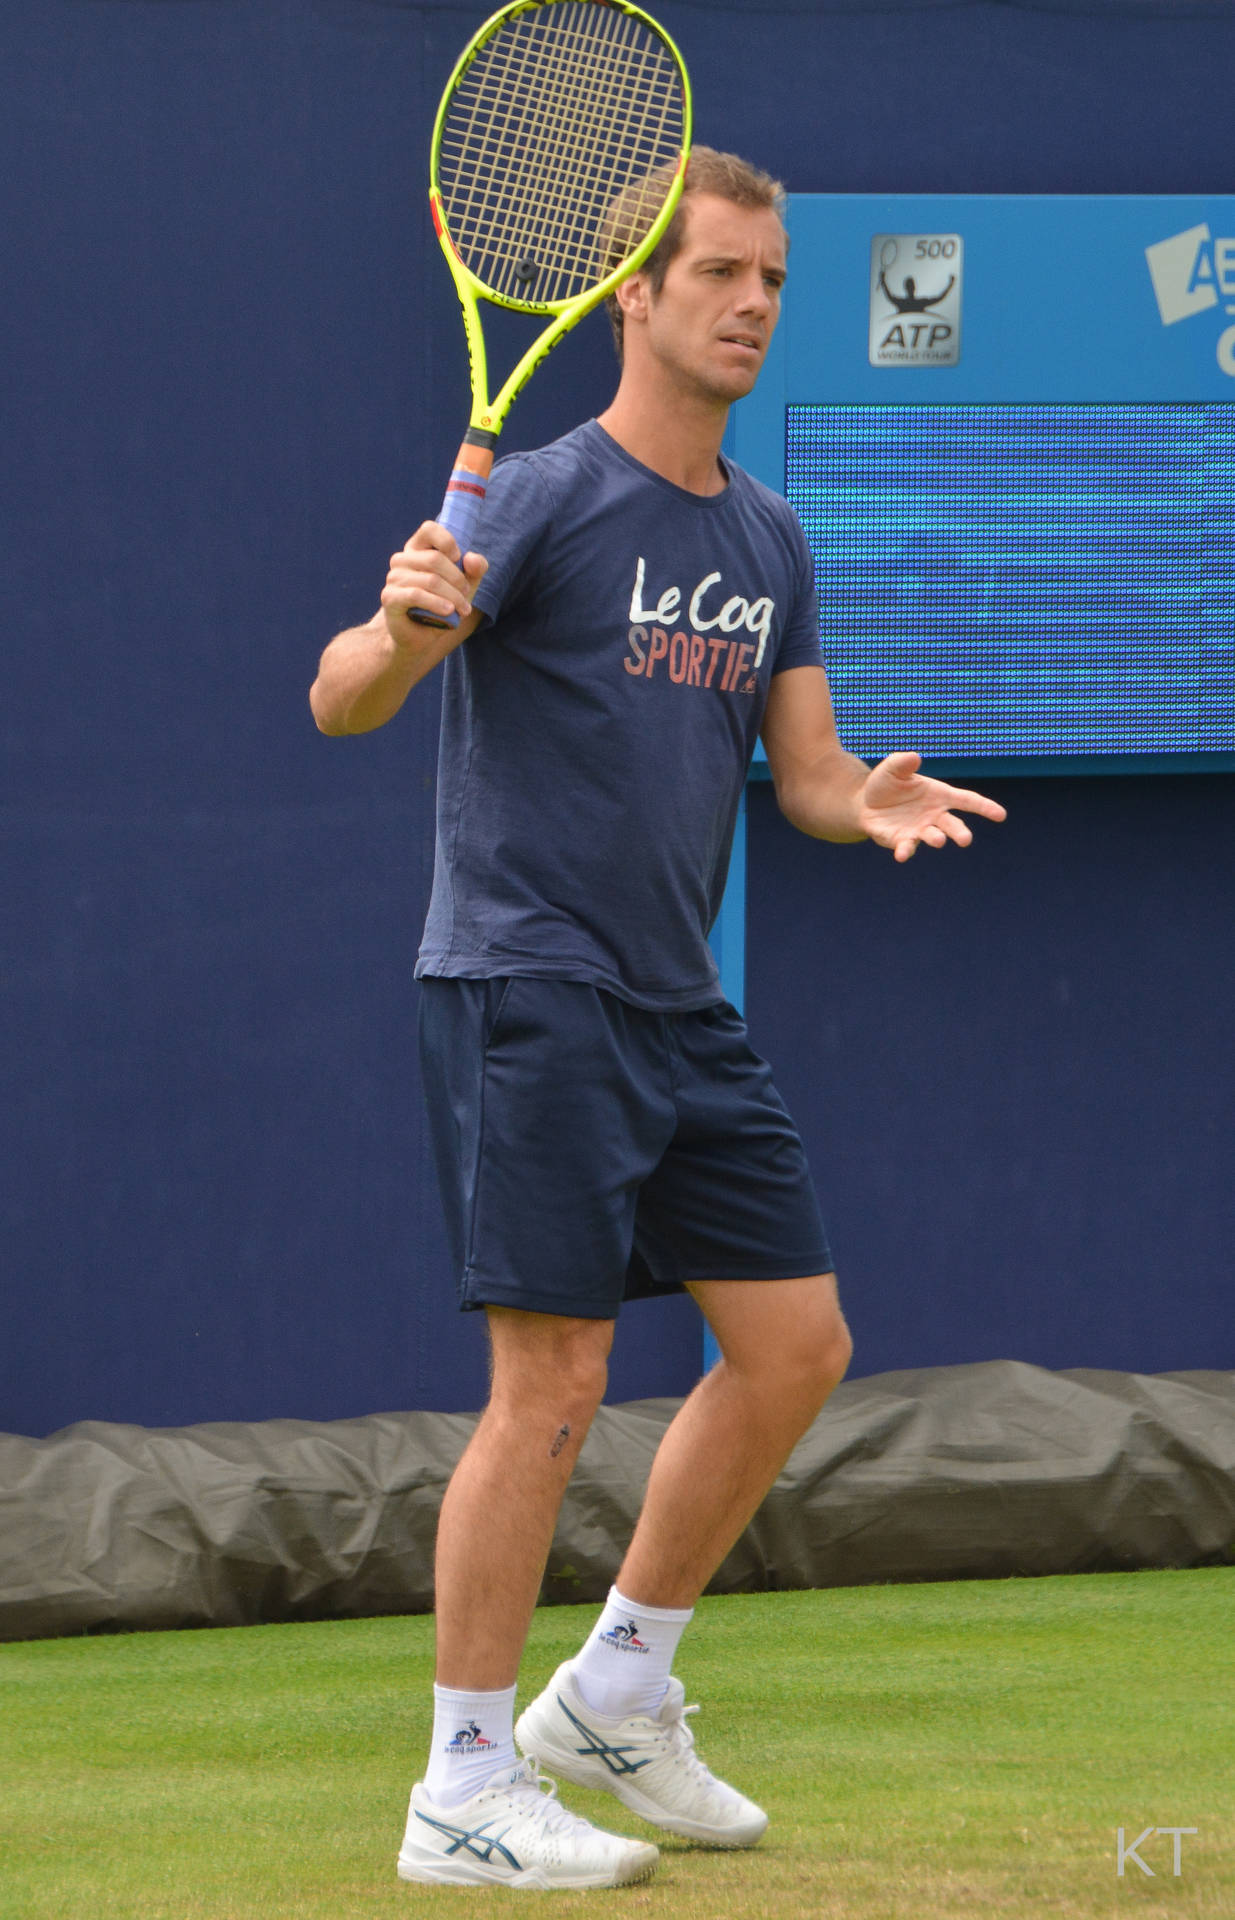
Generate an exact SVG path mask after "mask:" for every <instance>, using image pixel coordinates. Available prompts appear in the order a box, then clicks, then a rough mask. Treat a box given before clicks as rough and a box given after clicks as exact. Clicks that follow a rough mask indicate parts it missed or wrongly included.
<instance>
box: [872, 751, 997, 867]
mask: <svg viewBox="0 0 1235 1920" xmlns="http://www.w3.org/2000/svg"><path fill="white" fill-rule="evenodd" d="M921 765H922V756H921V754H918V753H890V754H889V755H888V756H887V758H886V759H885V760H881V761H880V762H879V764H878V766H876V767H872V768H871V770H870V774H869V775H868V777H867V779H866V781H865V783H864V785H863V787H862V790H861V793H860V795H859V815H858V820H859V825H860V826H861V828H862V830H863V832H864V833H865V834H867V836H868V837H869V838H870V839H871V840H873V841H875V843H876V845H878V846H881V847H888V848H889V849H890V850H891V853H892V857H893V859H895V860H900V861H904V860H912V858H913V856H914V854H915V853H916V852H917V850H918V848H919V847H920V846H927V847H944V846H946V845H947V843H948V841H949V840H951V841H953V842H954V843H955V845H956V846H958V847H967V846H969V844H970V842H971V841H972V839H973V834H972V832H971V831H970V829H969V827H968V825H967V824H966V822H965V821H964V820H962V819H961V818H960V817H959V816H960V815H961V814H962V813H976V814H980V815H981V817H982V818H983V819H984V820H996V821H998V820H1006V818H1007V810H1006V808H1004V807H1001V806H1000V804H999V802H998V801H997V800H988V799H987V798H986V796H985V794H981V793H970V792H968V791H967V790H966V789H965V788H964V787H950V786H949V785H948V784H947V782H946V781H945V780H932V779H930V778H929V777H928V776H927V775H926V774H924V773H921V772H920V771H919V769H920V767H921Z"/></svg>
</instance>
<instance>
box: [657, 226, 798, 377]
mask: <svg viewBox="0 0 1235 1920" xmlns="http://www.w3.org/2000/svg"><path fill="white" fill-rule="evenodd" d="M785 256H786V242H785V230H784V228H783V227H782V225H781V223H780V219H779V217H778V215H777V214H776V213H775V212H774V210H773V209H772V208H771V207H739V206H735V205H734V204H733V202H732V201H730V200H721V199H719V198H718V197H717V196H716V195H715V194H711V193H697V194H692V195H691V196H690V198H689V199H688V201H687V202H686V237H685V240H684V242H683V244H682V246H681V248H680V249H679V251H678V252H677V253H676V254H675V255H674V258H673V259H672V260H671V261H670V263H669V268H668V271H667V272H666V274H665V279H664V284H663V286H662V287H661V290H660V292H659V293H658V294H654V295H652V296H651V298H650V301H649V304H648V310H647V343H648V347H649V349H650V351H651V353H652V355H653V357H654V358H655V360H656V361H657V362H658V363H659V365H660V367H661V369H662V370H663V371H664V372H665V373H667V374H669V375H670V377H671V378H672V379H673V381H674V382H675V384H682V385H684V386H686V387H688V388H691V389H693V390H694V391H696V392H702V393H705V394H707V395H708V396H709V397H711V398H714V399H716V400H720V401H724V402H726V403H728V402H730V401H733V400H740V399H741V398H742V397H743V395H744V394H748V393H749V392H750V390H751V388H752V387H753V386H754V384H755V380H756V378H757V376H758V373H759V369H760V367H761V366H762V365H763V361H764V356H765V355H766V353H767V350H768V342H769V341H770V340H771V338H772V333H773V330H774V328H775V326H776V322H777V320H778V318H779V316H780V291H781V287H782V286H783V284H784V280H785Z"/></svg>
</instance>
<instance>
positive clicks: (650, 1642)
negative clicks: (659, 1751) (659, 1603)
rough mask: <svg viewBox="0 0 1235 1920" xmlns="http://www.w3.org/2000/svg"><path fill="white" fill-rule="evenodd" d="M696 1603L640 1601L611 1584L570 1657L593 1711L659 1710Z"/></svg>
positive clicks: (623, 1713)
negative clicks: (578, 1649) (582, 1640)
mask: <svg viewBox="0 0 1235 1920" xmlns="http://www.w3.org/2000/svg"><path fill="white" fill-rule="evenodd" d="M693 1612H694V1608H693V1607H686V1608H684V1609H682V1608H677V1607H641V1606H637V1605H636V1604H635V1602H634V1601H633V1600H627V1599H626V1597H625V1595H624V1594H621V1593H619V1592H618V1590H617V1588H616V1587H610V1589H609V1598H608V1600H607V1601H606V1602H605V1610H604V1612H603V1613H602V1614H601V1616H600V1619H599V1620H598V1621H597V1622H596V1625H595V1626H594V1627H593V1628H592V1631H591V1633H590V1634H589V1636H588V1638H587V1640H586V1641H585V1643H584V1646H583V1651H582V1652H581V1653H579V1654H577V1655H576V1656H575V1658H574V1660H572V1661H571V1671H572V1673H573V1674H574V1677H575V1685H576V1686H577V1687H578V1689H579V1691H580V1693H581V1694H582V1695H583V1698H584V1699H585V1700H586V1701H587V1704H588V1706H589V1707H591V1708H592V1710H593V1711H594V1712H595V1713H607V1714H613V1715H617V1716H618V1717H619V1718H625V1717H626V1716H627V1715H628V1714H632V1713H655V1712H656V1709H657V1707H659V1705H660V1703H661V1701H662V1700H663V1699H664V1697H665V1693H666V1691H667V1689H668V1686H669V1675H670V1673H671V1671H672V1669H673V1656H674V1654H675V1653H676V1652H677V1650H678V1641H679V1640H680V1639H681V1638H682V1634H683V1632H684V1631H685V1629H686V1625H687V1623H688V1621H689V1620H690V1617H691V1615H692V1614H693Z"/></svg>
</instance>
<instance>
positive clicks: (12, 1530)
mask: <svg viewBox="0 0 1235 1920" xmlns="http://www.w3.org/2000/svg"><path fill="white" fill-rule="evenodd" d="M679 1404H680V1402H678V1401H676V1400H639V1401H632V1402H630V1403H628V1404H626V1405H624V1406H614V1407H603V1408H602V1409H601V1411H600V1412H599V1414H598V1415H597V1418H596V1421H595V1424H594V1426H593V1428H592V1431H591V1433H590V1434H589V1436H588V1439H587V1442H586V1444H585V1446H584V1448H583V1452H582V1456H581V1458H580V1461H579V1465H578V1467H577V1469H576V1472H575V1475H574V1477H573V1479H572V1481H571V1484H570V1487H569V1489H568V1492H567V1495H566V1500H565V1503H564V1505H563V1509H562V1515H561V1521H560V1524H559V1526H558V1530H557V1535H556V1537H555V1540H554V1543H553V1549H552V1552H551V1554H550V1557H549V1565H548V1569H547V1573H546V1578H545V1583H544V1589H543V1594H542V1598H543V1599H545V1600H546V1601H571V1600H598V1599H600V1598H602V1597H603V1595H604V1594H605V1592H606V1591H607V1589H608V1586H609V1583H610V1581H611V1579H612V1577H613V1574H614V1572H615V1570H616V1568H617V1565H618V1562H619V1560H620V1559H621V1556H622V1552H623V1549H624V1547H625V1544H626V1541H627V1539H628V1538H629V1535H630V1531H631V1528H632V1526H633V1524H634V1519H635V1515H636V1513H637V1511H638V1507H639V1503H640V1500H641V1498H642V1492H643V1487H644V1485H645V1482H646V1479H647V1474H648V1470H649V1468H650V1465H651V1461H652V1457H653V1454H654V1453H655V1451H656V1447H657V1445H658V1444H659V1441H660V1438H661V1435H662V1434H663V1433H664V1430H665V1428H666V1426H667V1425H668V1423H669V1421H670V1419H671V1418H672V1417H673V1414H674V1412H675V1411H676V1409H677V1407H678V1405H679ZM474 1418H475V1417H474V1416H473V1415H469V1414H436V1413H385V1414H373V1415H371V1416H369V1417H367V1418H364V1419H357V1420H339V1421H330V1422H314V1421H304V1420H267V1421H262V1422H258V1423H254V1424H252V1425H243V1424H240V1423H232V1422H228V1423H223V1422H219V1423H212V1424H204V1425H200V1426H192V1427H163V1428H143V1427H134V1426H122V1425H113V1424H109V1423H105V1422H101V1421H82V1422H80V1423H78V1424H77V1425H75V1426H71V1427H66V1428H65V1429H64V1430H63V1431H62V1432H60V1433H57V1434H53V1435H51V1436H50V1437H49V1438H48V1439H44V1440H35V1439H26V1438H22V1437H20V1436H17V1435H5V1436H0V1638H3V1639H7V1640H17V1639H33V1638H40V1637H45V1636H49V1635H59V1634H71V1633H88V1632H103V1631H115V1630H124V1629H141V1628H157V1627H201V1626H238V1625H244V1624H250V1623H254V1622H258V1621H274V1620H311V1619H333V1618H341V1617H354V1616H359V1615H368V1614H391V1613H417V1612H423V1611H426V1610H427V1609H429V1608H430V1606H431V1605H432V1549H433V1533H434V1527H435V1523H436V1517H437V1511H438V1506H439V1503H440V1500H441V1496H442V1492H443V1489H444V1487H445V1485H446V1482H447V1480H448V1479H449V1476H450V1473H451V1470H452V1468H453V1466H454V1463H455V1461H456V1460H457V1459H458V1457H459V1454H460V1453H461V1452H462V1450H463V1447H464V1446H465V1445H466V1442H467V1439H468V1436H469V1434H470V1432H471V1430H472V1427H473V1425H474ZM1233 1560H1235V1373H1216V1372H1214V1373H1210V1372H1190V1373H1164V1374H1153V1375H1144V1374H1126V1373H1110V1372H1098V1371H1092V1370H1089V1369H1076V1370H1072V1371H1068V1372H1060V1373H1051V1372H1047V1371H1045V1370H1044V1369H1042V1368H1038V1367H1032V1366H1028V1365H1025V1364H1023V1363H1021V1362H1017V1361H1006V1360H1004V1361H990V1362H985V1363H982V1364H979V1365H974V1366H961V1367H943V1368H932V1369H929V1370H922V1371H912V1372H901V1373H885V1374H878V1375H875V1376H873V1377H871V1378H869V1379H864V1380H856V1381H852V1382H847V1383H845V1384H844V1385H842V1386H841V1387H840V1388H839V1389H838V1390H837V1392H836V1393H835V1394H834V1395H833V1397H832V1399H831V1400H830V1401H829V1403H828V1405H827V1407H826V1408H825V1409H824V1411H823V1413H822V1414H821V1415H820V1417H819V1419H818V1420H817V1421H816V1422H815V1425H814V1426H813V1427H812V1429H811V1431H810V1432H809V1433H808V1434H807V1436H806V1437H805V1439H804V1440H803V1441H802V1442H801V1444H800V1445H799V1446H798V1447H797V1448H796V1450H795V1451H794V1453H793V1455H792V1457H791V1458H790V1460H789V1462H788V1464H787V1465H786V1467H785V1470H784V1472H783V1473H782V1474H781V1475H780V1477H779V1478H778V1480H777V1482H776V1485H775V1487H774V1488H773V1489H772V1492H771V1493H770V1494H769V1496H768V1498H767V1500H766V1501H765V1502H764V1504H763V1506H762V1508H761V1509H760V1511H759V1513H758V1514H757V1515H756V1517H755V1519H754V1521H753V1523H752V1524H751V1526H750V1527H749V1528H748V1529H747V1531H746V1533H745V1534H744V1535H743V1536H742V1539H741V1540H740V1541H739V1543H738V1545H737V1546H736V1547H735V1548H734V1550H733V1552H732V1553H731V1554H730V1555H729V1557H728V1559H727V1560H726V1561H725V1562H724V1564H723V1566H722V1567H721V1568H720V1570H719V1572H718V1574H717V1576H716V1579H715V1580H714V1581H713V1583H712V1588H711V1590H712V1591H714V1592H718V1593H732V1592H751V1591H759V1590H761V1589H768V1588H794V1587H826V1586H854V1585H862V1584H866V1583H870V1582H876V1581H902V1580H941V1579H969V1578H983V1577H993V1576H1006V1575H1015V1574H1047V1573H1092V1572H1099V1571H1107V1570H1113V1569H1129V1568H1137V1567H1167V1566H1169V1567H1190V1566H1211V1565H1216V1564H1224V1563H1226V1562H1229V1561H1233Z"/></svg>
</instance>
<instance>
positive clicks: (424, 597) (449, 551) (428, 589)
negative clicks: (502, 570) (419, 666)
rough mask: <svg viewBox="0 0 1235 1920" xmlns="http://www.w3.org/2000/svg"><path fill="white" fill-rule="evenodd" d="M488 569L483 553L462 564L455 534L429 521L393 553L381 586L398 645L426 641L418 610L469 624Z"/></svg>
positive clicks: (384, 607)
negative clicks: (450, 617)
mask: <svg viewBox="0 0 1235 1920" xmlns="http://www.w3.org/2000/svg"><path fill="white" fill-rule="evenodd" d="M488 571H489V562H488V561H487V560H486V559H485V558H484V556H483V555H482V554H479V553H466V554H464V555H463V556H462V560H460V554H459V547H458V543H457V541H456V540H455V537H454V535H453V534H452V533H450V532H449V531H448V530H447V528H445V527H443V526H441V525H439V523H438V522H437V521H436V520H426V521H425V522H424V525H423V526H420V527H418V528H417V529H416V531H415V533H414V534H413V535H412V537H411V539H410V540H409V541H408V543H407V545H406V546H405V547H404V548H403V550H402V552H401V553H395V554H392V555H391V559H390V571H389V572H388V573H387V575H386V585H385V586H384V587H383V588H382V612H383V614H384V616H385V619H386V626H387V629H388V630H389V633H390V637H391V639H392V640H393V641H394V643H395V645H396V646H397V647H399V648H401V649H402V648H405V647H407V646H408V644H409V642H411V641H412V640H413V639H417V640H421V641H423V639H424V635H425V632H426V628H425V627H424V626H423V625H422V624H421V623H419V622H418V621H417V619H416V615H417V612H418V611H422V610H423V611H424V612H425V613H436V614H440V615H441V616H442V618H443V619H445V618H447V617H449V615H450V614H452V613H454V614H458V616H459V619H460V621H461V622H462V621H464V620H467V619H468V617H469V615H471V614H472V613H473V608H472V595H473V594H474V593H475V591H476V589H477V587H478V586H479V585H480V583H481V581H482V580H483V579H484V577H485V575H486V573H487V572H488ZM473 624H475V622H473ZM433 631H440V629H433Z"/></svg>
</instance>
